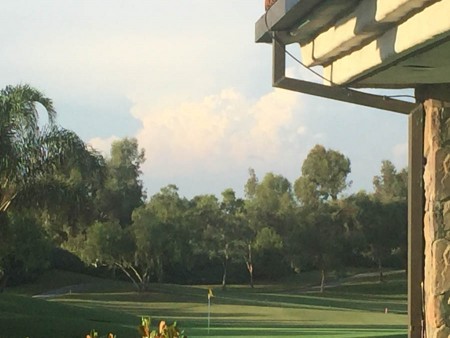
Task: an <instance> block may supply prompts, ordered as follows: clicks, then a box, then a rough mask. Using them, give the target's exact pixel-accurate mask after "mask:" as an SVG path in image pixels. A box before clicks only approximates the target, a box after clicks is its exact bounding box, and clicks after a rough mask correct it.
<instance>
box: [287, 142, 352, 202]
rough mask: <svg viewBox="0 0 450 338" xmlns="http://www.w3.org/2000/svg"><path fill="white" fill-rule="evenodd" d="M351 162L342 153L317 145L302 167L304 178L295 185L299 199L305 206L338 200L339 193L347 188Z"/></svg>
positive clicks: (300, 178)
mask: <svg viewBox="0 0 450 338" xmlns="http://www.w3.org/2000/svg"><path fill="white" fill-rule="evenodd" d="M349 173H350V160H349V159H348V158H347V157H345V156H344V155H342V154H341V153H340V152H338V151H335V150H332V149H328V150H327V149H325V148H324V147H323V146H321V145H316V146H315V147H314V148H313V149H311V151H310V152H309V154H308V156H307V157H306V159H305V161H304V162H303V165H302V176H300V177H299V178H298V179H297V181H296V182H295V185H294V190H295V194H296V196H297V198H298V199H299V200H300V201H301V202H302V203H303V204H317V203H318V202H320V201H327V200H329V199H331V200H334V201H335V200H337V197H338V195H339V193H341V192H342V191H343V190H344V189H345V188H347V187H348V186H349V185H350V183H349V182H347V180H346V179H347V175H348V174H349Z"/></svg>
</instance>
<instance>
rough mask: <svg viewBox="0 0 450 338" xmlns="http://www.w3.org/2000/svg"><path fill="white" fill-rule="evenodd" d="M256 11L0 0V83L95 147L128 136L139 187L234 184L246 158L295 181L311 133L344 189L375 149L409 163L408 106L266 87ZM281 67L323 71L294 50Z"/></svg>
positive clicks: (237, 6) (257, 6)
mask: <svg viewBox="0 0 450 338" xmlns="http://www.w3.org/2000/svg"><path fill="white" fill-rule="evenodd" d="M263 13H264V1H263V0H245V1H242V0H227V1H219V0H179V1H156V0H133V1H129V0H123V1H122V0H39V1H36V0H14V1H13V0H10V1H4V2H3V3H2V11H0V22H1V27H2V29H1V30H0V41H2V48H1V49H0V74H1V76H0V87H1V88H4V87H5V86H7V85H16V84H29V85H31V86H33V87H35V88H37V89H39V90H40V91H42V92H44V93H45V95H47V96H48V97H50V98H52V99H53V101H54V104H55V107H56V110H57V112H58V123H59V124H60V125H61V126H63V127H64V128H67V129H71V130H73V131H75V132H76V133H77V134H78V135H79V136H80V137H81V138H82V139H83V140H84V141H86V142H87V143H89V144H90V145H91V146H93V147H94V148H95V149H98V150H99V151H102V152H103V153H104V154H105V156H108V155H109V150H110V145H111V142H113V141H114V140H118V139H121V138H124V137H134V138H136V139H137V140H138V143H139V146H140V147H141V148H144V149H145V154H146V161H145V163H144V164H143V166H142V172H143V176H142V180H143V182H144V186H145V189H146V191H147V195H148V196H152V195H153V194H155V193H157V192H158V191H159V190H160V189H161V188H162V187H164V186H167V185H168V184H175V185H176V186H177V187H178V188H179V194H180V195H181V196H185V197H187V198H192V197H193V196H196V195H201V194H214V195H216V196H218V197H219V196H220V194H221V192H222V191H224V190H225V189H227V188H232V189H234V190H235V191H236V193H237V195H238V196H243V195H244V185H245V183H246V181H247V179H248V177H249V175H248V169H249V168H253V169H254V170H255V171H256V175H257V176H258V178H259V179H260V180H262V179H263V177H264V175H265V174H267V173H269V172H273V173H275V174H278V175H282V176H284V177H286V178H287V179H289V181H290V182H291V183H292V184H293V183H294V182H295V180H296V179H297V178H298V177H299V176H300V175H301V166H302V163H303V161H304V159H305V158H306V156H307V154H308V152H309V151H310V150H311V149H312V148H313V147H314V145H316V144H321V145H323V146H325V147H326V148H329V149H333V150H338V151H340V152H341V153H343V154H344V155H345V156H347V157H348V158H349V159H350V161H351V174H350V175H349V177H348V180H349V181H352V185H351V187H350V188H349V189H348V190H347V191H346V193H347V194H350V193H352V192H356V191H359V190H366V191H369V192H370V191H372V190H373V187H372V179H373V177H374V176H375V175H377V174H379V172H380V167H381V161H382V160H390V161H392V162H393V163H394V165H395V166H396V167H397V168H398V169H401V168H403V167H405V166H406V165H407V125H408V120H407V117H406V116H403V115H400V114H395V113H391V112H386V111H381V110H376V109H372V108H366V107H362V106H357V105H352V104H349V103H341V102H338V101H332V100H327V99H323V98H316V97H312V96H307V95H304V94H300V93H295V92H290V91H286V90H281V89H274V88H272V86H271V74H272V64H271V62H272V50H271V46H270V45H267V44H256V43H255V42H254V25H255V22H256V21H257V20H258V19H259V17H261V15H263ZM289 49H290V51H291V52H293V53H296V55H298V56H299V57H300V49H299V48H298V46H291V47H290V48H289ZM287 72H288V73H289V74H290V75H291V76H295V77H298V78H302V79H308V80H310V81H316V82H320V81H321V80H320V79H318V78H317V77H316V76H315V75H313V74H311V73H310V72H308V71H307V70H305V69H303V68H302V67H301V66H300V65H299V64H297V63H296V62H294V61H289V62H288V64H287Z"/></svg>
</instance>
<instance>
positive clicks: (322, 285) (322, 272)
mask: <svg viewBox="0 0 450 338" xmlns="http://www.w3.org/2000/svg"><path fill="white" fill-rule="evenodd" d="M324 288H325V269H323V268H322V270H321V279H320V292H323V290H324Z"/></svg>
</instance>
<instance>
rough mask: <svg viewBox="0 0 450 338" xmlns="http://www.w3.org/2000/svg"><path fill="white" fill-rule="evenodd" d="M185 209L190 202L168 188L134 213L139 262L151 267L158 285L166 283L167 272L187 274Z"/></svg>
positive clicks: (175, 190)
mask: <svg viewBox="0 0 450 338" xmlns="http://www.w3.org/2000/svg"><path fill="white" fill-rule="evenodd" d="M186 208H187V201H186V200H185V199H184V198H181V197H180V196H179V195H178V188H177V187H176V186H175V185H168V186H166V187H163V188H162V189H161V190H160V191H159V192H158V193H157V194H155V195H153V196H152V197H151V198H150V200H149V201H148V202H147V203H146V204H145V205H143V206H141V207H139V208H137V209H136V210H135V211H134V212H133V216H132V219H133V224H132V225H131V231H132V233H133V235H134V238H135V242H136V252H135V257H136V262H137V263H138V264H140V265H145V266H148V268H149V269H150V271H151V273H152V274H153V275H154V276H155V277H156V279H157V281H158V282H163V281H164V280H165V278H166V274H167V272H171V273H172V274H173V275H176V274H177V272H178V271H173V269H177V268H178V269H183V270H185V271H186V270H187V269H186V265H187V264H188V260H189V258H190V257H191V254H190V247H189V240H188V239H189V233H188V229H187V228H186V226H185V220H184V214H185V211H186ZM175 278H176V277H175Z"/></svg>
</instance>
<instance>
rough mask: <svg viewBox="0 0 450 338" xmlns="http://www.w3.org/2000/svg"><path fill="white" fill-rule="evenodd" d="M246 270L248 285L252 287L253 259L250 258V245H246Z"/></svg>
mask: <svg viewBox="0 0 450 338" xmlns="http://www.w3.org/2000/svg"><path fill="white" fill-rule="evenodd" d="M245 263H246V265H247V271H248V273H249V275H250V287H251V288H252V289H253V288H254V284H253V260H252V246H251V245H250V244H249V245H248V259H246V262H245Z"/></svg>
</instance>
